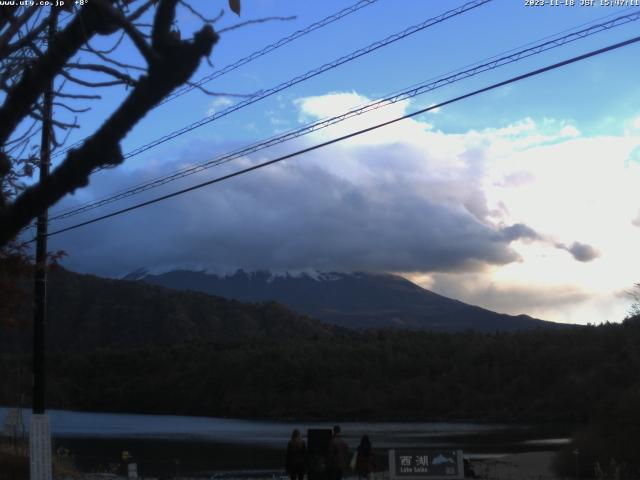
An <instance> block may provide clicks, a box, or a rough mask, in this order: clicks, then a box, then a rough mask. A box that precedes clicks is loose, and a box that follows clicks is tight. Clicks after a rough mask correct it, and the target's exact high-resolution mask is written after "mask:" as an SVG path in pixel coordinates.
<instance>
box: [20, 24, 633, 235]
mask: <svg viewBox="0 0 640 480" xmlns="http://www.w3.org/2000/svg"><path fill="white" fill-rule="evenodd" d="M637 42H640V36H637V37H633V38H631V39H628V40H625V41H623V42H619V43H615V44H613V45H609V46H607V47H603V48H600V49H598V50H592V51H590V52H588V53H585V54H582V55H578V56H576V57H572V58H569V59H567V60H563V61H561V62H557V63H554V64H552V65H548V66H546V67H542V68H539V69H537V70H533V71H530V72H527V73H524V74H521V75H518V76H515V77H511V78H509V79H508V80H503V81H502V82H498V83H494V84H492V85H489V86H487V87H484V88H481V89H478V90H474V91H472V92H470V93H466V94H464V95H460V96H458V97H455V98H452V99H450V100H446V101H444V102H441V103H439V104H436V105H431V106H429V107H426V108H422V109H420V110H416V111H415V112H412V113H408V114H406V115H403V116H401V117H397V118H394V119H392V120H388V121H386V122H382V123H378V124H376V125H373V126H371V127H367V128H363V129H361V130H358V131H356V132H352V133H349V134H347V135H342V136H340V137H337V138H334V139H331V140H328V141H326V142H322V143H318V144H316V145H313V146H311V147H307V148H303V149H300V150H297V151H295V152H293V153H289V154H286V155H282V156H280V157H277V158H275V159H273V160H269V161H266V162H263V163H259V164H257V165H253V166H252V167H248V168H244V169H242V170H238V171H236V172H233V173H230V174H227V175H223V176H220V177H217V178H214V179H212V180H208V181H206V182H202V183H199V184H197V185H193V186H191V187H188V188H184V189H182V190H178V191H175V192H172V193H169V194H166V195H162V196H160V197H156V198H154V199H152V200H148V201H146V202H142V203H138V204H136V205H133V206H130V207H127V208H123V209H121V210H117V211H115V212H111V213H109V214H106V215H102V216H99V217H96V218H92V219H90V220H87V221H84V222H80V223H77V224H75V225H71V226H69V227H66V228H62V229H59V230H56V231H53V232H50V233H48V234H47V236H52V235H57V234H60V233H63V232H68V231H70V230H75V229H77V228H80V227H83V226H85V225H90V224H92V223H96V222H99V221H101V220H105V219H107V218H111V217H115V216H117V215H121V214H124V213H127V212H131V211H133V210H137V209H139V208H142V207H146V206H148V205H152V204H154V203H158V202H161V201H163V200H167V199H169V198H173V197H177V196H179V195H182V194H184V193H188V192H191V191H194V190H198V189H200V188H203V187H206V186H209V185H213V184H215V183H220V182H222V181H225V180H229V179H231V178H234V177H237V176H240V175H243V174H245V173H249V172H252V171H254V170H258V169H261V168H264V167H267V166H269V165H273V164H275V163H279V162H282V161H283V160H288V159H290V158H293V157H297V156H299V155H302V154H304V153H309V152H312V151H314V150H318V149H320V148H323V147H327V146H329V145H333V144H334V143H338V142H341V141H343V140H347V139H349V138H353V137H356V136H359V135H362V134H364V133H368V132H372V131H374V130H377V129H379V128H383V127H386V126H389V125H392V124H394V123H397V122H400V121H402V120H406V119H409V118H413V117H415V116H418V115H422V114H423V113H426V112H429V111H431V110H435V109H436V108H441V107H444V106H446V105H450V104H452V103H456V102H459V101H461V100H464V99H467V98H470V97H474V96H476V95H479V94H481V93H485V92H488V91H491V90H495V89H497V88H500V87H504V86H506V85H509V84H512V83H516V82H519V81H522V80H525V79H527V78H530V77H534V76H537V75H540V74H542V73H545V72H548V71H551V70H555V69H557V68H560V67H564V66H566V65H570V64H572V63H576V62H579V61H582V60H585V59H587V58H591V57H595V56H597V55H601V54H603V53H606V52H610V51H612V50H616V49H619V48H622V47H625V46H628V45H631V44H633V43H637ZM32 241H33V240H32Z"/></svg>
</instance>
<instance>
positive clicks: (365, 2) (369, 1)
mask: <svg viewBox="0 0 640 480" xmlns="http://www.w3.org/2000/svg"><path fill="white" fill-rule="evenodd" d="M377 1H378V0H360V1H359V2H357V3H355V4H353V5H351V6H350V7H347V8H344V9H342V10H340V11H339V12H336V13H333V14H331V15H329V16H327V17H325V18H323V19H322V20H318V21H317V22H315V23H312V24H311V25H309V26H307V27H305V28H302V29H300V30H297V31H295V32H293V33H292V34H291V35H288V36H286V37H283V38H281V39H280V40H277V41H275V42H273V43H271V44H269V45H267V46H266V47H263V48H261V49H260V50H256V51H255V52H253V53H251V54H249V55H247V56H246V57H243V58H241V59H240V60H237V61H235V62H234V63H231V64H229V65H227V66H226V67H223V68H221V69H219V70H216V71H214V72H213V73H211V74H210V75H207V76H205V77H203V78H201V79H200V80H198V81H197V82H194V83H192V84H191V85H186V86H183V87H182V88H180V89H178V90H176V91H174V92H173V93H171V94H169V95H168V96H166V97H165V98H164V99H163V100H162V101H161V102H160V103H158V105H156V107H159V106H160V105H164V104H165V103H167V102H170V101H171V100H174V99H175V98H178V97H180V96H182V95H184V94H186V93H188V92H190V91H191V90H193V89H194V88H198V87H200V86H202V85H204V84H205V83H209V82H210V81H212V80H214V79H216V78H218V77H221V76H223V75H225V74H227V73H229V72H232V71H233V70H235V69H237V68H239V67H241V66H243V65H246V64H247V63H249V62H252V61H254V60H256V59H257V58H260V57H262V56H263V55H266V54H268V53H270V52H273V51H274V50H277V49H278V48H280V47H283V46H284V45H286V44H288V43H291V42H293V41H294V40H297V39H298V38H300V37H303V36H305V35H307V34H309V33H311V32H314V31H315V30H318V29H320V28H322V27H325V26H327V25H329V24H331V23H333V22H336V21H338V20H340V19H341V18H344V17H346V16H347V15H350V14H352V13H354V12H357V11H358V10H360V9H361V8H364V7H367V6H369V5H373V4H374V3H376V2H377ZM86 139H87V137H85V138H83V139H81V140H78V141H77V142H75V143H73V144H72V145H69V146H68V147H66V148H64V149H62V150H59V151H57V152H55V153H54V154H53V157H57V156H59V155H62V154H63V153H66V152H68V151H69V150H71V149H73V148H76V147H79V146H80V145H82V143H83V142H84V141H85V140H86Z"/></svg>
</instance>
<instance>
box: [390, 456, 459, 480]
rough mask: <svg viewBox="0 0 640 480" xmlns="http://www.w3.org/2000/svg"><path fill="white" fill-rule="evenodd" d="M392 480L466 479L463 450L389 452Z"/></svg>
mask: <svg viewBox="0 0 640 480" xmlns="http://www.w3.org/2000/svg"><path fill="white" fill-rule="evenodd" d="M389 474H390V477H391V479H392V480H394V479H397V480H413V479H416V480H424V479H429V480H435V479H461V478H464V459H463V457H462V450H432V449H413V448H412V449H397V450H389Z"/></svg>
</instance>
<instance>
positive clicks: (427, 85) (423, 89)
mask: <svg viewBox="0 0 640 480" xmlns="http://www.w3.org/2000/svg"><path fill="white" fill-rule="evenodd" d="M639 19H640V12H637V13H632V14H629V15H623V16H619V17H616V18H614V19H612V20H610V21H608V22H603V23H599V24H596V25H592V26H591V27H588V28H585V29H583V30H579V31H577V32H572V33H570V34H568V35H564V36H562V37H559V38H552V39H551V40H548V41H546V42H543V43H540V44H536V45H534V46H532V47H529V48H526V49H524V50H520V51H516V52H515V53H513V54H511V55H505V56H502V57H498V56H494V57H491V58H492V60H491V61H489V62H486V63H476V64H473V66H472V67H471V68H468V69H466V70H458V71H455V72H454V73H452V74H449V75H447V76H443V77H437V78H436V79H435V80H429V81H426V82H423V83H420V84H417V85H412V86H411V87H409V88H408V89H405V90H401V91H398V92H396V93H393V94H391V95H388V96H386V97H383V98H381V99H379V100H376V101H373V102H371V103H368V104H365V105H363V106H360V107H356V108H355V109H352V110H350V111H348V112H346V113H343V114H340V115H336V116H333V117H329V118H325V119H322V120H319V121H317V122H314V123H311V124H308V125H305V126H303V127H300V128H298V129H295V130H292V131H289V132H286V133H284V134H281V135H278V136H275V137H271V138H269V139H267V140H263V141H260V142H257V143H254V144H252V145H249V146H246V147H242V148H240V149H237V150H234V151H232V152H230V153H226V154H224V155H222V156H219V157H216V158H214V159H210V160H208V161H206V162H203V163H200V164H198V165H194V166H190V167H186V168H184V169H181V170H178V171H177V172H173V173H171V174H168V175H164V176H162V177H159V178H156V179H154V180H151V181H148V182H144V183H140V184H138V185H135V186H133V187H130V188H129V189H124V190H121V191H119V192H116V193H115V194H111V195H110V196H107V197H105V198H102V199H100V200H96V201H93V202H89V203H87V204H85V205H82V206H79V207H72V208H70V209H67V210H65V211H61V212H59V213H57V214H54V215H52V216H51V218H50V221H57V220H63V219H66V218H69V217H72V216H75V215H78V214H80V213H85V212H87V211H90V210H94V209H96V208H99V207H101V206H104V205H107V204H110V203H113V202H115V201H118V200H122V199H124V198H128V197H131V196H133V195H137V194H139V193H142V192H145V191H147V190H151V189H153V188H157V187H159V186H161V185H165V184H167V183H169V182H172V181H174V180H178V179H180V178H184V177H187V176H190V175H193V174H196V173H199V172H202V171H204V170H207V169H209V168H213V167H215V166H218V165H221V164H223V163H227V162H230V161H232V160H235V159H237V158H240V157H243V156H246V155H248V154H251V153H255V152H257V151H260V150H263V149H265V148H268V147H271V146H274V145H278V144H281V143H284V142H286V141H289V140H292V139H295V138H298V137H301V136H303V135H307V134H309V133H312V132H315V131H318V130H321V129H323V128H326V127H329V126H331V125H334V124H337V123H340V122H342V121H344V120H347V119H349V118H353V117H356V116H359V115H362V114H364V113H368V112H371V111H373V110H377V109H380V108H384V107H386V106H388V105H392V104H394V103H397V102H399V101H403V100H407V99H410V98H413V97H415V96H418V95H421V94H424V93H427V92H430V91H433V90H435V89H437V88H440V87H443V86H445V85H449V84H452V83H455V82H458V81H460V80H463V79H466V78H469V77H472V76H475V75H478V74H480V73H483V72H486V71H488V70H493V69H495V68H498V67H501V66H504V65H507V64H509V63H514V62H517V61H519V60H522V59H524V58H528V57H530V56H533V55H537V54H540V53H542V52H545V51H548V50H550V49H553V48H557V47H560V46H562V45H566V44H567V43H570V42H573V41H576V40H579V39H582V38H586V37H588V36H590V35H594V34H596V33H599V32H602V31H606V30H609V29H611V28H614V27H616V26H620V25H624V24H626V23H629V22H632V21H637V20H639Z"/></svg>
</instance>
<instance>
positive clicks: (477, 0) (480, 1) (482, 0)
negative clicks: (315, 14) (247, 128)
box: [60, 0, 493, 160]
mask: <svg viewBox="0 0 640 480" xmlns="http://www.w3.org/2000/svg"><path fill="white" fill-rule="evenodd" d="M491 1H493V0H474V1H472V2H468V3H465V4H464V5H461V6H460V7H457V8H455V9H453V10H448V11H446V12H444V13H442V14H440V15H438V16H436V17H433V18H429V19H427V20H425V21H424V22H422V23H419V24H417V25H413V26H411V27H408V28H406V29H405V30H403V31H401V32H398V33H394V34H393V35H390V36H388V37H386V38H385V39H383V40H379V41H377V42H374V43H372V44H370V45H368V46H366V47H364V48H361V49H358V50H356V51H354V52H351V53H350V54H348V55H344V56H342V57H340V58H338V59H336V60H333V61H332V62H329V63H325V64H324V65H321V66H320V67H317V68H314V69H313V70H309V71H308V72H306V73H304V74H302V75H298V76H297V77H294V78H292V79H290V80H287V81H286V82H282V83H280V84H279V85H276V86H275V87H271V88H268V89H267V90H261V91H259V92H258V93H256V94H255V95H253V96H252V97H249V98H247V99H245V100H242V101H240V102H238V103H235V104H233V105H231V106H229V107H227V108H225V109H223V110H220V111H219V112H216V113H214V114H212V115H209V116H207V117H204V118H202V119H200V120H198V121H196V122H193V123H191V124H189V125H187V126H185V127H182V128H180V129H178V130H174V131H173V132H170V133H168V134H166V135H163V136H162V137H160V138H157V139H156V140H153V141H151V142H149V143H147V144H145V145H142V146H140V147H138V148H136V149H134V150H131V151H129V152H127V153H126V154H125V155H124V156H123V158H124V159H125V160H126V159H128V158H131V157H134V156H136V155H139V154H140V153H142V152H145V151H147V150H150V149H151V148H154V147H157V146H158V145H160V144H163V143H165V142H168V141H169V140H173V139H174V138H177V137H179V136H181V135H184V134H185V133H188V132H191V131H192V130H195V129H196V128H199V127H202V126H203V125H206V124H208V123H211V122H213V121H214V120H217V119H219V118H222V117H225V116H227V115H229V114H230V113H233V112H235V111H237V110H240V109H242V108H244V107H247V106H249V105H252V104H254V103H256V102H258V101H260V100H263V99H265V98H267V97H270V96H272V95H275V94H276V93H279V92H281V91H283V90H286V89H287V88H290V87H292V86H294V85H297V84H298V83H301V82H304V81H306V80H309V79H310V78H313V77H316V76H317V75H320V74H321V73H324V72H326V71H328V70H332V69H334V68H337V67H339V66H340V65H342V64H344V63H347V62H350V61H352V60H355V59H356V58H359V57H361V56H363V55H367V54H369V53H371V52H373V51H375V50H378V49H379V48H382V47H385V46H387V45H389V44H391V43H394V42H397V41H398V40H402V39H403V38H406V37H408V36H410V35H413V34H414V33H417V32H420V31H422V30H424V29H426V28H428V27H431V26H433V25H436V24H438V23H442V22H444V21H446V20H448V19H450V18H452V17H456V16H458V15H461V14H463V13H465V12H467V11H469V10H472V9H474V8H477V7H479V6H481V5H484V4H486V3H489V2H491ZM75 146H77V145H76V144H74V145H72V146H70V147H68V148H66V149H64V150H61V151H60V153H61V154H62V153H64V152H67V151H68V150H69V149H71V148H74V147H75Z"/></svg>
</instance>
